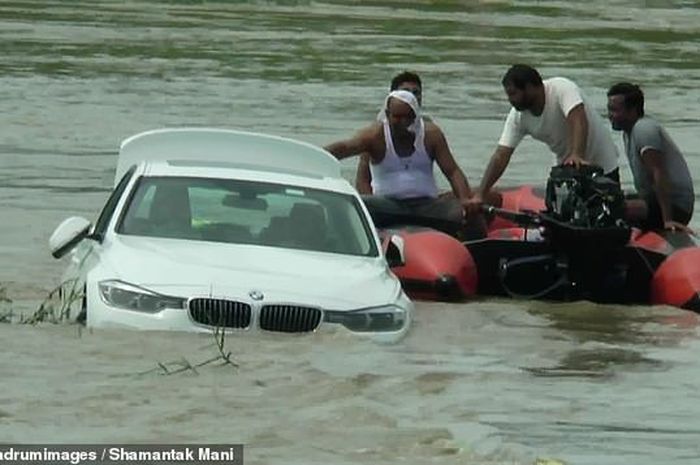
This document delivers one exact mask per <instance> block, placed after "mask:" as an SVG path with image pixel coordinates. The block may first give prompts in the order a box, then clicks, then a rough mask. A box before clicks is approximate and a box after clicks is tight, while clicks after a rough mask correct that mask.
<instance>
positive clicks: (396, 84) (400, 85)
mask: <svg viewBox="0 0 700 465" xmlns="http://www.w3.org/2000/svg"><path fill="white" fill-rule="evenodd" d="M389 90H390V91H392V90H407V91H409V92H410V93H412V94H413V95H415V96H416V99H417V100H418V104H419V105H422V102H423V99H422V97H423V96H422V94H423V84H422V83H421V80H420V77H419V76H418V75H417V74H416V73H412V72H410V71H404V72H402V73H399V74H397V75H396V76H394V78H393V79H392V80H391V87H390V88H389Z"/></svg>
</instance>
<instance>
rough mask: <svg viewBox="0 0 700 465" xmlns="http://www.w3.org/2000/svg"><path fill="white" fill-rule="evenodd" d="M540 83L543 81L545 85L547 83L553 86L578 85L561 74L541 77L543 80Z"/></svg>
mask: <svg viewBox="0 0 700 465" xmlns="http://www.w3.org/2000/svg"><path fill="white" fill-rule="evenodd" d="M542 83H543V84H544V85H545V86H548V85H549V86H554V87H559V86H575V87H578V86H577V85H576V83H575V82H574V81H572V80H571V79H569V78H566V77H563V76H555V77H551V78H547V79H543V80H542Z"/></svg>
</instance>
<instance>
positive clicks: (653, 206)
mask: <svg viewBox="0 0 700 465" xmlns="http://www.w3.org/2000/svg"><path fill="white" fill-rule="evenodd" d="M644 201H645V202H646V204H647V217H646V219H645V220H644V221H642V224H641V226H642V228H643V229H661V228H663V227H664V219H663V217H662V215H661V205H659V201H658V200H657V199H656V195H649V196H647V197H645V198H644ZM692 217H693V211H692V209H691V211H690V212H687V211H686V210H685V209H683V208H680V207H678V206H676V205H673V204H671V219H672V220H673V221H675V222H677V223H681V224H686V225H687V224H688V223H690V219H691V218H692Z"/></svg>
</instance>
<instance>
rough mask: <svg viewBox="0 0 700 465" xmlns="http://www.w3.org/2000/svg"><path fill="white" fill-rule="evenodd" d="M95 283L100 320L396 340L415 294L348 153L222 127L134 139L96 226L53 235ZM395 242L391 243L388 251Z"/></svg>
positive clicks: (92, 313) (90, 295)
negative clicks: (399, 272)
mask: <svg viewBox="0 0 700 465" xmlns="http://www.w3.org/2000/svg"><path fill="white" fill-rule="evenodd" d="M50 248H51V252H52V254H53V256H54V257H56V258H60V257H62V256H64V255H66V254H70V256H71V259H70V264H69V266H68V270H67V272H66V274H65V276H64V278H65V279H77V280H78V282H80V283H81V286H83V287H84V291H85V293H84V298H83V299H82V305H81V308H80V309H76V311H75V312H74V315H73V317H74V318H77V319H85V321H86V324H87V325H88V326H92V327H132V328H138V329H151V330H187V331H212V330H214V329H222V328H224V329H226V330H230V331H273V332H287V333H308V332H315V331H318V330H323V329H324V328H326V327H333V326H336V327H337V326H342V327H345V328H346V329H348V330H350V331H352V332H356V333H362V334H365V335H371V336H373V337H374V338H376V339H377V340H380V341H388V342H390V341H394V340H397V339H399V338H400V337H401V336H403V335H404V334H405V333H406V331H407V330H408V327H409V324H410V321H411V313H412V310H413V304H412V303H411V301H410V300H409V299H408V298H407V297H406V295H405V294H404V292H403V291H402V289H401V285H400V283H399V281H398V279H397V278H396V276H394V274H393V273H392V272H391V270H390V266H396V265H398V264H401V263H402V261H403V249H402V243H401V240H400V238H398V237H392V238H391V239H390V240H389V241H387V242H385V243H384V244H382V243H381V242H380V240H379V238H378V236H377V233H376V231H375V228H374V226H373V223H372V220H371V218H370V216H369V214H368V212H367V210H366V208H365V206H364V204H363V203H362V201H361V200H360V197H359V196H358V194H357V193H356V192H355V190H354V189H353V188H352V186H351V185H350V184H349V183H348V182H347V181H346V180H345V179H343V178H342V177H341V175H340V165H339V164H338V162H337V160H335V158H333V157H332V156H331V155H330V154H328V153H326V152H325V151H323V150H321V149H319V148H317V147H314V146H312V145H310V144H306V143H303V142H298V141H294V140H291V139H284V138H280V137H273V136H268V135H262V134H254V133H247V132H239V131H231V130H223V129H204V128H197V129H165V130H157V131H149V132H145V133H142V134H138V135H135V136H133V137H131V138H129V139H127V140H125V141H124V142H123V143H122V145H121V149H120V153H119V160H118V165H117V175H116V179H115V188H114V190H113V192H112V195H111V196H110V197H109V199H108V200H107V202H106V204H105V206H104V209H103V210H102V212H101V214H100V215H99V218H98V219H97V222H96V223H95V225H92V224H91V223H90V222H89V221H88V220H86V219H84V218H79V217H71V218H68V219H67V220H65V221H64V222H63V223H61V225H59V226H58V228H57V229H56V231H55V232H54V233H53V235H52V236H51V239H50ZM383 250H385V251H386V253H383Z"/></svg>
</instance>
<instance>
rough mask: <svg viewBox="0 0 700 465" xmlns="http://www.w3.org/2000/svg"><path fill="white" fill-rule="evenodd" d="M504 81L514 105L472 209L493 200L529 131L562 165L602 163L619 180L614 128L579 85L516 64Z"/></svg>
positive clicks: (471, 202) (509, 98)
mask: <svg viewBox="0 0 700 465" xmlns="http://www.w3.org/2000/svg"><path fill="white" fill-rule="evenodd" d="M502 84H503V89H504V90H505V93H506V95H507V96H508V100H509V102H510V104H511V105H512V106H513V108H512V109H511V110H510V113H509V114H508V117H507V118H506V122H505V125H504V127H503V132H502V134H501V138H500V140H499V141H498V147H497V148H496V150H495V152H494V153H493V155H492V156H491V161H490V162H489V164H488V167H487V168H486V171H485V172H484V176H483V177H482V179H481V187H480V189H479V191H478V192H477V193H476V194H475V195H474V196H473V197H472V199H471V200H470V202H469V203H470V206H469V210H470V211H477V210H478V209H479V207H480V206H481V205H482V204H483V202H484V199H486V198H488V196H489V194H490V193H491V192H490V190H491V188H492V187H493V185H494V184H495V183H496V181H498V179H499V178H500V177H501V175H502V174H503V172H504V171H505V169H506V167H507V166H508V163H509V162H510V157H511V155H512V154H513V152H514V151H515V148H516V147H517V146H518V144H519V143H520V141H521V140H522V139H523V137H525V136H526V135H530V136H532V137H533V138H535V139H537V140H540V141H542V142H544V143H546V144H547V145H548V146H549V148H550V150H551V151H552V152H553V153H554V154H555V155H556V158H557V163H558V164H568V165H575V166H580V165H581V164H594V165H598V166H600V167H602V168H603V171H604V172H605V174H606V176H608V177H610V178H611V179H613V180H615V181H616V182H620V174H619V169H618V165H617V158H618V153H617V148H616V147H615V144H614V142H613V140H612V137H611V136H610V132H609V131H608V129H607V128H606V125H605V123H604V121H603V118H602V117H601V116H599V115H597V114H596V113H595V111H594V109H593V106H592V105H591V104H590V103H589V102H588V100H587V99H586V98H585V97H584V95H583V94H582V92H581V90H580V89H579V88H578V86H577V85H576V84H575V83H573V82H572V81H570V80H569V79H566V78H562V77H555V78H551V79H547V80H544V81H543V80H542V77H541V76H540V74H539V73H538V72H537V70H536V69H534V68H532V67H531V66H528V65H513V66H511V68H510V69H509V70H508V71H507V72H506V74H505V75H504V76H503V80H502Z"/></svg>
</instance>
